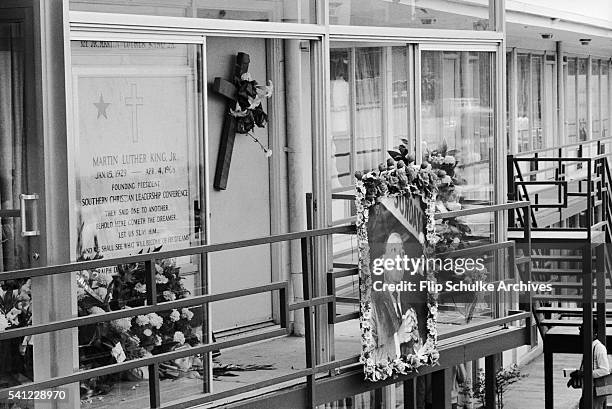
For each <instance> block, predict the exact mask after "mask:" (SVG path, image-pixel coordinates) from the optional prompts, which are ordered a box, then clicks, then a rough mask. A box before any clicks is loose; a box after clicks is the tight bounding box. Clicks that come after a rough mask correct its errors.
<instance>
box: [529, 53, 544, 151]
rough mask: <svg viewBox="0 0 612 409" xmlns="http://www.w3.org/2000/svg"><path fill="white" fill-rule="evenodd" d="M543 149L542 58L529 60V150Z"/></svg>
mask: <svg viewBox="0 0 612 409" xmlns="http://www.w3.org/2000/svg"><path fill="white" fill-rule="evenodd" d="M543 147H544V138H543V135H542V57H540V56H537V57H533V58H532V59H531V149H541V148H543Z"/></svg>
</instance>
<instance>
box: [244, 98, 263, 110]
mask: <svg viewBox="0 0 612 409" xmlns="http://www.w3.org/2000/svg"><path fill="white" fill-rule="evenodd" d="M247 99H248V101H249V106H248V107H247V109H255V108H257V107H258V106H260V105H261V99H260V98H259V95H257V96H255V98H251V97H247Z"/></svg>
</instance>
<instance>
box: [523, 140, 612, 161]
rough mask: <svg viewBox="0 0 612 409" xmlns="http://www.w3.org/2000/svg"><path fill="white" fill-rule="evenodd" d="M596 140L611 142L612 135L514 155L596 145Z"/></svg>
mask: <svg viewBox="0 0 612 409" xmlns="http://www.w3.org/2000/svg"><path fill="white" fill-rule="evenodd" d="M598 142H612V137H606V138H600V139H593V140H591V141H581V142H574V143H570V144H568V145H563V146H559V147H556V148H542V149H535V150H532V151H527V152H520V153H516V154H514V156H515V157H516V156H525V155H533V154H536V153H538V154H539V153H543V152H559V149H568V148H574V147H576V146H587V145H595V146H597V143H598Z"/></svg>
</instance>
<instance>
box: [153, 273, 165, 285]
mask: <svg viewBox="0 0 612 409" xmlns="http://www.w3.org/2000/svg"><path fill="white" fill-rule="evenodd" d="M155 282H156V283H157V284H166V283H167V282H168V277H166V276H165V275H163V274H155Z"/></svg>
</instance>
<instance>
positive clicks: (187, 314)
mask: <svg viewBox="0 0 612 409" xmlns="http://www.w3.org/2000/svg"><path fill="white" fill-rule="evenodd" d="M181 317H182V318H185V319H186V320H187V321H191V319H192V318H193V312H191V311H189V310H188V309H187V308H183V309H182V310H181Z"/></svg>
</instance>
